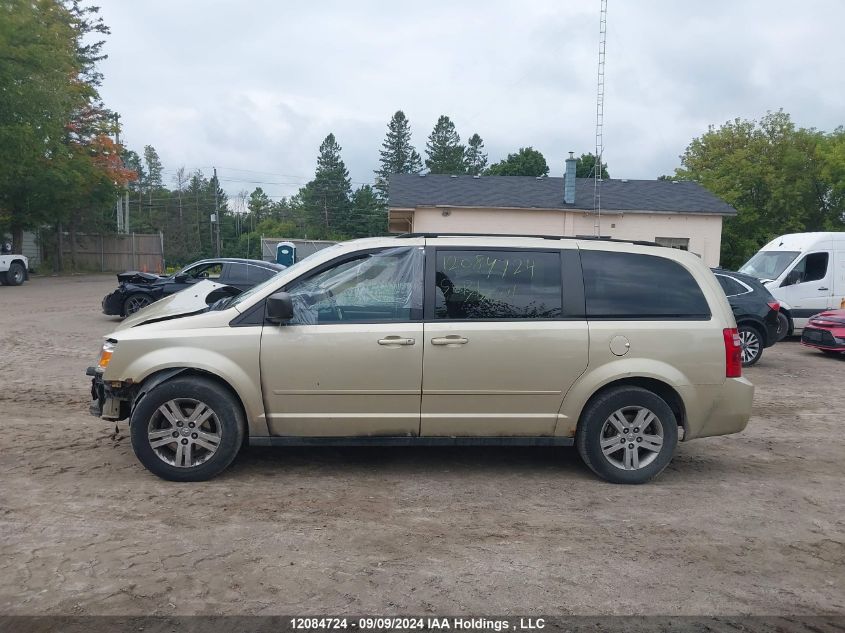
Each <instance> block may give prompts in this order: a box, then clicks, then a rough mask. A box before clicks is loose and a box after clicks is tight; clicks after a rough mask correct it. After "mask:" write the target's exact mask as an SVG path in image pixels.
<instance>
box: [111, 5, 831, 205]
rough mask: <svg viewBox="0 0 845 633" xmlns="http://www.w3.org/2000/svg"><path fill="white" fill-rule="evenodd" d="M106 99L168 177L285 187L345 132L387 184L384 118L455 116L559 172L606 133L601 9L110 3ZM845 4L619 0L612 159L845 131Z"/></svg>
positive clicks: (416, 121)
mask: <svg viewBox="0 0 845 633" xmlns="http://www.w3.org/2000/svg"><path fill="white" fill-rule="evenodd" d="M102 14H103V17H104V18H105V21H106V23H107V24H109V25H110V26H111V28H112V35H111V36H110V38H109V40H108V44H107V52H108V53H109V59H108V60H107V61H105V62H104V63H103V71H104V73H105V76H106V79H105V84H104V86H103V89H102V95H103V97H104V99H105V101H106V104H107V105H108V106H109V107H111V108H113V109H115V110H117V111H119V112H120V113H121V115H122V122H123V124H124V126H125V128H124V138H125V139H126V142H127V143H128V145H129V146H130V147H131V148H133V149H135V150H136V151H138V150H140V149H141V148H142V147H143V145H146V144H150V145H153V146H154V147H156V149H157V150H158V151H159V154H160V155H161V157H162V160H163V162H164V165H165V168H166V170H167V171H166V172H165V173H166V174H172V173H173V172H174V171H175V170H176V169H177V168H178V167H179V166H183V165H184V166H186V167H188V168H189V169H194V168H201V169H203V170H204V171H206V172H209V171H210V168H211V167H212V166H217V167H218V171H219V173H220V176H221V179H222V180H223V184H224V186H225V187H226V189H227V191H229V192H230V193H231V194H235V193H236V192H237V191H239V190H241V189H249V190H251V189H253V188H254V187H255V186H257V185H261V186H262V187H263V188H264V189H265V190H266V191H267V192H268V193H270V194H271V195H277V196H280V195H289V194H290V193H293V192H295V191H296V190H297V189H298V188H299V186H300V185H301V184H303V183H304V182H306V181H307V180H308V179H310V178H311V176H312V174H313V171H314V166H315V162H316V155H317V148H318V146H319V144H320V142H321V141H322V140H323V138H324V137H325V136H326V135H327V134H328V133H329V132H334V134H335V135H336V137H337V139H338V142H339V143H340V144H341V146H342V147H343V157H344V159H345V161H346V164H347V166H348V167H349V169H350V172H351V175H352V179H353V181H355V182H356V183H364V182H371V181H372V178H373V170H374V169H375V168H376V167H377V164H378V151H379V149H380V147H381V142H382V140H383V137H384V133H385V129H386V125H387V121H388V120H389V118H390V116H391V115H392V113H393V112H394V111H395V110H397V109H402V110H404V111H405V113H406V114H407V115H408V117H409V118H410V121H411V125H412V129H413V132H414V142H415V144H416V146H417V148H418V150H419V151H420V152H421V153H423V152H424V149H425V139H426V137H427V135H428V133H429V132H430V131H431V128H432V126H433V125H434V122H435V121H436V119H437V117H438V116H439V115H440V114H448V115H450V116H451V117H452V119H453V120H454V121H455V123H456V125H457V127H458V131H459V133H460V134H461V137H462V138H463V139H467V138H468V137H469V136H470V135H471V134H472V133H474V132H478V133H479V134H480V135H481V136H482V138H483V139H484V141H485V145H486V148H487V150H488V152H489V153H490V161H491V162H494V161H496V160H499V159H501V158H503V157H504V156H505V155H506V154H507V153H509V152H513V151H515V150H516V149H517V148H519V147H522V146H528V145H531V146H533V147H535V148H536V149H539V150H540V151H542V152H543V153H544V154H545V155H546V158H547V160H548V161H549V163H550V166H551V167H552V172H554V173H561V172H562V170H563V159H564V157H565V156H566V154H567V152H568V151H570V150H572V151H575V152H577V153H581V152H586V151H592V149H593V147H594V143H595V137H594V125H595V97H596V95H595V92H596V85H595V82H596V60H597V47H598V33H597V31H598V3H589V4H588V3H578V4H576V3H561V2H559V1H553V0H537V1H536V2H532V3H528V4H526V3H514V2H508V1H506V0H491V1H488V2H481V1H478V2H462V3H454V2H446V1H444V0H430V1H429V2H427V3H424V4H422V5H420V4H416V5H411V4H403V3H387V2H381V1H375V0H369V1H359V2H355V3H348V2H340V1H333V2H319V3H310V4H304V3H279V2H273V1H271V0H254V1H252V2H249V3H245V2H233V1H227V2H223V1H219V0H218V1H214V2H208V1H203V2H200V1H199V0H182V1H180V2H164V1H163V0H151V1H148V2H143V3H128V2H112V3H109V4H106V5H105V6H104V7H103V8H102ZM843 22H845V4H841V3H823V2H821V1H815V2H805V3H804V4H802V6H801V10H800V11H796V8H795V5H794V3H788V2H786V1H785V0H777V1H772V2H747V3H737V2H729V1H727V0H715V1H713V2H709V3H678V2H671V1H670V0H660V1H658V0H643V1H641V2H637V3H621V2H618V3H617V2H611V3H610V7H609V16H608V42H607V75H606V77H607V96H606V102H605V135H604V138H605V146H606V153H605V159H606V161H607V162H608V163H609V165H610V171H611V174H612V175H613V176H615V177H630V178H654V177H657V176H658V175H660V174H663V173H671V171H672V170H673V169H674V167H676V166H677V165H678V155H679V154H680V153H682V152H683V150H684V148H685V147H686V145H687V144H688V143H689V141H690V140H691V139H692V138H694V137H695V136H698V135H700V134H701V133H702V132H704V131H705V130H706V128H707V125H709V124H720V123H723V122H724V121H726V120H729V119H733V118H735V117H745V118H759V117H760V116H762V115H763V114H765V112H766V111H767V110H776V109H778V108H780V107H782V108H784V110H786V111H787V112H789V113H791V114H792V115H793V117H794V119H795V120H796V122H797V123H798V124H799V125H803V126H807V127H817V128H820V129H826V130H831V129H833V128H834V127H836V126H837V125H840V124H842V123H843V121H842V119H841V116H842V112H843V111H845V92H843V90H842V87H841V86H840V85H838V82H840V81H841V80H840V79H839V78H840V77H841V71H840V68H839V66H840V64H841V60H842V59H845V43H843V40H842V38H840V37H839V33H838V29H839V25H840V24H842V23H843Z"/></svg>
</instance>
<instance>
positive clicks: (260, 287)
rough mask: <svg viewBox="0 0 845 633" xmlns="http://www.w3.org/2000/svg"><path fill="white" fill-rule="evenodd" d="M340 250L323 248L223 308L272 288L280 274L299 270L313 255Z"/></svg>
mask: <svg viewBox="0 0 845 633" xmlns="http://www.w3.org/2000/svg"><path fill="white" fill-rule="evenodd" d="M341 248H343V245H342V244H332V245H331V246H329V247H327V248H324V249H321V250H319V251H317V252H316V253H311V254H310V255H309V256H308V257H303V258H302V259H300V260H299V261H298V262H296V263H295V264H291V265H290V266H288V267H287V268H285V269H284V270H281V271H279V272H278V273H276V274H275V275H273V276H272V277H270V279H268V280H267V281H264V282H262V283H260V284H258V285H257V286H253V287H252V288H250V289H249V290H247V291H246V292H242V293H241V294H239V295H238V296H237V297H234V298H233V299H232V300H231V301H228V302H227V303H226V305H225V307H226V308H231V307H232V306H236V305H238V304H239V303H241V302H242V301H244V300H246V299H249V298H250V297H251V296H253V295H255V294H258V293H260V292H262V291H263V290H264V289H265V288H268V287H269V286H272V285H273V284H275V283H276V282H277V279H278V277H279V275H281V274H285V275H286V274H287V273H289V272H291V271H297V270H299V269H300V268H302V264H304V263H305V262H307V261H308V260H309V259H310V258H312V257H314V255H316V254H317V253H331V252H332V251H336V250H339V249H341ZM308 263H310V262H308Z"/></svg>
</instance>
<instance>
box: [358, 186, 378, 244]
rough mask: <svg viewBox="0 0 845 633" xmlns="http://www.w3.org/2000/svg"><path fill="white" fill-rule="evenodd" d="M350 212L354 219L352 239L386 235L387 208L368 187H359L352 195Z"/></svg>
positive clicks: (371, 188)
mask: <svg viewBox="0 0 845 633" xmlns="http://www.w3.org/2000/svg"><path fill="white" fill-rule="evenodd" d="M352 212H353V214H354V217H355V218H356V222H355V227H354V230H353V231H352V233H351V236H352V237H370V236H374V235H385V234H386V233H387V206H386V205H385V203H384V202H383V200H381V199H380V198H379V196H378V195H377V193H376V191H375V189H374V188H373V187H371V186H370V185H361V186H360V187H359V188H358V189H356V190H355V193H353V194H352Z"/></svg>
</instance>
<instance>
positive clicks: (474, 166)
mask: <svg viewBox="0 0 845 633" xmlns="http://www.w3.org/2000/svg"><path fill="white" fill-rule="evenodd" d="M464 165H465V166H466V173H468V174H471V175H473V176H478V175H479V174H480V173H481V172H482V171H484V168H485V167H487V152H485V151H484V141H483V140H481V137H480V136H479V135H478V134H473V135H472V136H470V137H469V140H468V141H467V148H466V150H465V151H464Z"/></svg>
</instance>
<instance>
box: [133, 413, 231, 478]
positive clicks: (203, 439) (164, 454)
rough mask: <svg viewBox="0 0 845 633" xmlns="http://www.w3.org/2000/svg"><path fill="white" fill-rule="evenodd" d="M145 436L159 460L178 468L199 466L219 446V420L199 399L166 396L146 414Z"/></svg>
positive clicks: (209, 457)
mask: <svg viewBox="0 0 845 633" xmlns="http://www.w3.org/2000/svg"><path fill="white" fill-rule="evenodd" d="M147 439H148V441H149V443H150V448H152V449H153V452H154V453H155V454H156V455H157V456H158V458H159V459H161V460H162V461H163V462H165V463H167V464H170V465H171V466H177V467H179V468H191V467H192V466H199V465H200V464H202V463H204V462H206V461H208V460H209V459H211V457H212V456H213V455H214V454H215V453H216V452H217V449H218V447H219V446H220V441H221V439H222V437H221V426H220V420H219V419H218V418H217V414H216V413H214V411H213V410H212V409H211V407H209V406H208V405H207V404H205V403H203V402H200V401H199V400H194V399H193V398H177V399H174V400H168V401H167V402H165V403H164V404H163V405H161V406H160V407H159V408H158V409H156V411H155V413H154V414H153V416H152V417H151V418H150V421H149V424H148V426H147Z"/></svg>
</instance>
